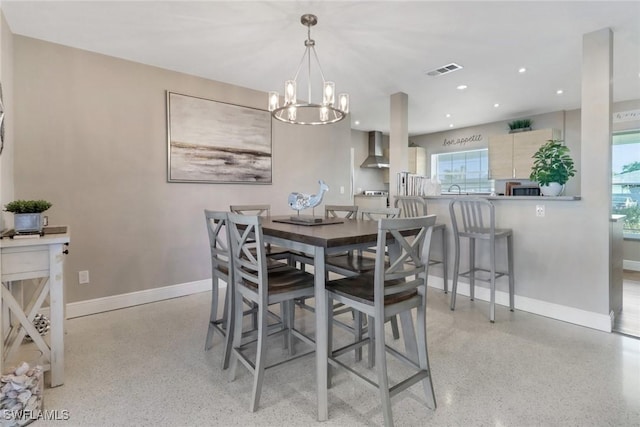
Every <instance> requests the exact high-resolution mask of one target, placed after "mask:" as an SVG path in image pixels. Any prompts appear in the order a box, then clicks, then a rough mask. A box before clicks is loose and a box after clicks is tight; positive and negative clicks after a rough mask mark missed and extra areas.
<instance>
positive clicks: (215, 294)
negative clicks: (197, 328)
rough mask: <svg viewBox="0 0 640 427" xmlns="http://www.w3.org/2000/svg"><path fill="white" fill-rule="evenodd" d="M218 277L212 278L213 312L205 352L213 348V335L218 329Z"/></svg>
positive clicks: (210, 317) (210, 315) (210, 316)
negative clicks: (215, 325) (216, 323)
mask: <svg viewBox="0 0 640 427" xmlns="http://www.w3.org/2000/svg"><path fill="white" fill-rule="evenodd" d="M219 292H220V289H219V286H218V277H217V276H216V275H214V276H212V277H211V312H210V314H209V329H208V330H207V339H206V340H205V342H204V350H205V351H207V350H209V349H210V348H211V347H212V346H213V334H214V332H215V330H216V328H215V327H214V326H213V325H214V323H215V322H216V321H217V320H218V301H219Z"/></svg>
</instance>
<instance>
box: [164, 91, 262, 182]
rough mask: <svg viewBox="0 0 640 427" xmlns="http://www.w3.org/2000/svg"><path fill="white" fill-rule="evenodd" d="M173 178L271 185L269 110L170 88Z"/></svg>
mask: <svg viewBox="0 0 640 427" xmlns="http://www.w3.org/2000/svg"><path fill="white" fill-rule="evenodd" d="M167 136H168V147H167V152H168V155H167V157H168V165H167V180H168V181H169V182H202V183H243V184H271V174H272V168H271V164H272V162H271V152H272V150H271V115H270V113H269V112H268V111H266V110H259V109H257V108H250V107H243V106H239V105H233V104H227V103H224V102H218V101H213V100H210V99H204V98H197V97H193V96H188V95H181V94H178V93H173V92H169V91H167Z"/></svg>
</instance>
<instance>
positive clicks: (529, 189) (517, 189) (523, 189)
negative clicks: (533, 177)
mask: <svg viewBox="0 0 640 427" xmlns="http://www.w3.org/2000/svg"><path fill="white" fill-rule="evenodd" d="M510 192H511V194H510V196H539V195H540V187H538V186H537V185H514V186H513V187H511V189H510Z"/></svg>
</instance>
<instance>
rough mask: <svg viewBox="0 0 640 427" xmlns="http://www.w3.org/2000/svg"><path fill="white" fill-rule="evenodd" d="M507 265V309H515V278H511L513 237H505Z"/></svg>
mask: <svg viewBox="0 0 640 427" xmlns="http://www.w3.org/2000/svg"><path fill="white" fill-rule="evenodd" d="M507 263H508V268H509V309H510V310H511V311H513V310H514V309H515V304H514V298H515V291H516V290H515V282H514V281H515V278H514V276H513V236H507Z"/></svg>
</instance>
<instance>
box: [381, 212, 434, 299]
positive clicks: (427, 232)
mask: <svg viewBox="0 0 640 427" xmlns="http://www.w3.org/2000/svg"><path fill="white" fill-rule="evenodd" d="M435 222H436V216H435V215H429V216H419V217H414V218H399V219H398V218H392V219H380V220H379V221H378V242H377V248H376V269H375V273H374V301H375V304H376V305H379V304H382V305H384V304H383V303H382V301H383V298H384V297H385V296H389V295H393V294H397V293H401V292H406V291H410V290H414V289H416V288H418V287H422V286H425V285H426V274H427V268H428V259H429V247H430V246H431V235H432V232H433V225H434V224H435ZM391 241H393V242H391ZM394 242H395V243H397V244H398V245H399V250H400V252H399V256H398V257H397V258H396V259H395V260H394V262H392V263H391V264H390V265H388V266H385V248H386V247H387V245H388V244H389V243H394ZM407 261H411V262H407Z"/></svg>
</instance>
